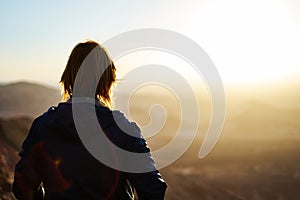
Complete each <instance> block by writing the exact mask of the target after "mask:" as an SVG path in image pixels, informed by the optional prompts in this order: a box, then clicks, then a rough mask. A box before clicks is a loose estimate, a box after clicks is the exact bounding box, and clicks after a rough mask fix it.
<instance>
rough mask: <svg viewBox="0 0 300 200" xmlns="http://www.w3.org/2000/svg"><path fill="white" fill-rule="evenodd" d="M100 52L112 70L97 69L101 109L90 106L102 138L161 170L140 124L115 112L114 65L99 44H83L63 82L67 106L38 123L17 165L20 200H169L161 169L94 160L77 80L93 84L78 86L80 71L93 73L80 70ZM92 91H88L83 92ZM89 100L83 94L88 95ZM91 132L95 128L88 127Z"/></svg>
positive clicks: (15, 188)
mask: <svg viewBox="0 0 300 200" xmlns="http://www.w3.org/2000/svg"><path fill="white" fill-rule="evenodd" d="M97 48H98V49H100V50H101V51H102V52H104V57H103V56H102V57H97V58H96V59H94V60H96V61H97V60H98V61H99V60H100V63H101V61H102V60H103V59H104V60H105V59H106V60H107V61H108V62H106V63H108V65H107V66H103V64H102V66H101V65H100V67H98V68H97V70H98V71H101V72H100V74H101V76H100V77H101V78H100V80H99V79H97V80H99V81H98V82H97V86H96V87H95V90H94V91H96V92H95V95H94V100H95V102H96V104H90V105H93V106H94V107H93V108H95V109H94V110H95V111H96V116H97V123H99V124H100V126H101V128H102V130H103V132H101V133H97V134H104V135H105V136H106V137H107V138H109V140H110V141H111V142H112V143H113V144H114V145H117V146H118V147H120V148H122V149H124V150H126V151H129V152H135V153H145V155H146V156H147V155H149V156H148V157H147V159H146V160H147V162H149V163H145V165H151V166H155V165H154V162H153V159H152V158H151V156H150V153H149V152H150V151H149V148H148V147H147V144H146V142H145V140H144V139H143V137H142V136H141V134H140V129H139V128H138V127H137V126H136V124H135V123H133V122H129V121H128V120H127V119H126V118H125V117H124V115H123V114H122V113H121V112H119V111H112V110H110V109H109V106H110V88H111V86H112V84H113V83H114V82H115V81H116V75H115V70H116V69H115V66H114V64H113V62H112V60H111V59H110V57H109V56H108V54H107V52H106V51H105V50H104V49H103V47H101V46H100V45H99V44H98V43H96V42H94V41H88V42H85V43H79V44H78V45H76V46H75V48H74V49H73V51H72V53H71V55H70V57H69V60H68V63H67V66H66V68H65V70H64V72H63V74H62V77H61V83H62V85H63V88H64V98H65V100H66V101H65V102H62V103H60V104H59V105H58V106H57V107H51V108H50V109H49V110H48V111H47V112H45V113H44V114H43V115H41V116H40V117H38V118H37V119H35V120H34V122H33V124H32V127H31V129H30V132H29V134H28V136H27V138H26V139H25V141H24V143H23V145H22V151H21V152H20V154H19V155H20V157H21V159H20V161H19V162H18V163H17V165H16V168H15V179H14V183H13V193H14V195H15V196H16V198H17V199H38V198H41V199H47V200H50V199H55V200H60V199H61V200H66V199H73V200H74V199H122V200H123V199H133V198H134V194H133V193H134V190H135V191H136V194H137V196H138V198H139V199H141V200H143V199H155V200H156V199H157V200H159V199H163V198H164V193H165V190H166V187H167V186H166V183H165V182H164V181H163V179H162V178H161V176H160V174H159V172H158V171H157V170H156V169H155V168H154V170H153V171H150V172H144V173H129V172H123V171H121V170H118V169H116V168H111V167H110V166H107V163H106V164H103V163H102V162H100V161H99V159H96V158H95V157H94V156H93V155H91V153H90V152H89V150H88V149H87V148H86V146H84V142H83V141H82V137H80V135H79V131H78V130H77V127H76V123H74V112H75V111H74V110H72V107H73V105H75V104H76V105H80V106H81V105H82V106H81V107H84V106H83V105H85V104H84V103H82V104H80V102H79V103H78V102H76V101H75V97H74V96H75V94H74V95H73V93H75V92H74V90H75V84H76V81H77V85H78V83H79V86H80V85H81V84H80V83H82V84H83V83H85V82H89V81H90V78H87V77H85V78H81V79H83V80H79V81H78V77H77V75H78V74H79V71H81V72H82V71H83V72H86V73H89V72H90V70H87V69H88V68H81V70H79V69H80V67H81V66H82V64H83V63H84V62H87V61H86V58H87V57H88V55H90V53H91V52H92V51H93V50H94V49H97ZM96 55H97V54H96ZM104 63H105V62H104ZM93 67H95V66H93ZM91 73H94V72H91ZM88 77H89V76H88ZM80 81H82V82H80ZM88 89H89V88H85V89H84V90H83V91H86V90H88ZM84 95H85V94H84V92H83V95H82V96H83V97H84ZM115 119H118V120H117V121H119V122H121V123H122V124H123V125H124V124H125V126H126V127H127V128H126V131H128V130H129V131H130V132H132V133H134V135H132V134H130V133H129V134H128V133H127V132H126V131H124V129H123V128H120V127H119V126H118V125H119V123H118V122H116V120H115ZM85 128H89V127H88V125H86V127H85ZM108 146H109V145H108ZM113 151H114V150H113V149H112V150H111V152H106V153H105V154H106V156H110V157H111V160H112V161H114V162H117V163H118V162H121V161H122V158H120V157H118V154H115V153H114V152H113ZM116 155H117V156H116ZM123 160H124V159H123ZM126 162H134V160H128V161H126Z"/></svg>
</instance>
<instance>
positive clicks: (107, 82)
mask: <svg viewBox="0 0 300 200" xmlns="http://www.w3.org/2000/svg"><path fill="white" fill-rule="evenodd" d="M96 47H99V48H101V50H103V52H104V54H105V57H106V58H107V59H109V64H108V66H107V68H106V69H105V70H104V69H103V70H104V72H103V74H102V75H101V78H100V80H99V82H98V85H97V89H96V93H95V98H96V99H97V100H99V101H101V102H103V103H104V104H106V105H107V106H109V105H110V100H111V98H110V88H111V86H112V84H113V83H114V82H115V81H116V74H115V70H116V69H115V66H114V63H113V61H112V60H111V58H110V57H109V55H108V53H107V52H106V51H105V49H104V48H103V47H101V46H100V45H99V44H98V43H97V42H95V41H87V42H84V43H79V44H77V45H76V46H75V47H74V49H73V50H72V52H71V55H70V57H69V60H68V62H67V66H66V68H65V70H64V72H63V74H62V76H61V80H60V82H61V84H62V85H63V89H64V99H65V100H66V99H68V98H71V97H72V93H73V90H74V83H75V80H76V76H77V73H78V71H79V68H80V66H81V65H82V63H83V61H84V59H85V58H86V57H87V56H88V55H89V53H90V52H91V51H92V50H93V49H94V48H96ZM98 67H99V66H98ZM100 67H104V66H100Z"/></svg>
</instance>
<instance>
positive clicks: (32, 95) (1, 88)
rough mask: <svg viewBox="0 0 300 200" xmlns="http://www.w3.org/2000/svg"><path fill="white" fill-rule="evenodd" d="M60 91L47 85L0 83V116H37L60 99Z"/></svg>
mask: <svg viewBox="0 0 300 200" xmlns="http://www.w3.org/2000/svg"><path fill="white" fill-rule="evenodd" d="M60 99H61V95H60V91H59V90H57V89H54V88H50V87H47V86H43V85H39V84H33V83H27V82H18V83H12V84H7V85H0V116H2V117H3V116H12V115H15V114H20V113H21V114H26V115H30V116H35V117H36V116H38V115H40V114H42V113H43V112H45V111H46V110H47V109H48V108H49V107H50V106H52V105H57V103H58V102H59V101H60Z"/></svg>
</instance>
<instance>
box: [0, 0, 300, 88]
mask: <svg viewBox="0 0 300 200" xmlns="http://www.w3.org/2000/svg"><path fill="white" fill-rule="evenodd" d="M299 11H300V3H298V1H296V0H251V1H243V0H228V1H223V0H203V1H202V0H200V1H197V0H194V1H192V0H186V1H181V0H165V1H149V0H139V1H121V0H120V1H75V0H72V1H71V0H70V1H18V2H17V1H6V2H3V1H2V2H1V3H0V25H1V31H0V41H1V46H0V53H1V54H0V55H1V59H0V72H1V73H0V82H2V83H3V82H12V81H19V80H26V81H32V82H42V83H44V84H48V85H57V83H58V81H59V78H60V75H61V73H62V70H63V69H64V67H65V65H66V62H67V59H68V56H69V54H70V51H71V50H72V48H73V47H74V46H75V45H76V44H77V43H78V42H81V41H85V40H86V39H95V40H97V41H99V42H100V43H101V42H104V41H105V40H107V39H109V38H111V37H112V36H114V35H117V34H120V33H122V32H124V31H130V30H133V29H137V28H146V27H147V28H163V29H170V30H173V31H176V32H178V33H181V34H184V35H186V36H187V37H189V38H190V39H192V40H194V41H195V42H197V43H198V44H199V45H200V46H201V47H202V48H203V49H204V50H205V51H206V52H207V53H208V55H209V56H210V57H211V59H212V60H213V62H214V63H215V65H216V67H217V69H218V71H219V73H220V76H221V78H222V80H223V81H224V82H225V83H226V82H230V83H240V82H258V81H269V80H273V79H280V78H284V77H288V76H290V75H293V74H300V59H299V58H300V56H299V55H298V54H300V14H299V13H300V12H299ZM130 58H131V60H133V61H132V62H134V59H135V58H134V56H133V55H132V56H131V57H130ZM153 58H155V56H154V57H153ZM127 60H128V59H127ZM148 62H149V61H148ZM159 62H160V61H159V60H153V63H156V64H159ZM120 63H122V62H120ZM169 63H172V62H169ZM126 64H128V65H130V62H126ZM122 67H130V66H122ZM174 67H176V66H174Z"/></svg>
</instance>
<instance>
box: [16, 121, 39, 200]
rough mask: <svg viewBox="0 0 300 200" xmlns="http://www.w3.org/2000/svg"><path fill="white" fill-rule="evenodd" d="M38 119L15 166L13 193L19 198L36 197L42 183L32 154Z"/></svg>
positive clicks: (25, 199)
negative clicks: (35, 194)
mask: <svg viewBox="0 0 300 200" xmlns="http://www.w3.org/2000/svg"><path fill="white" fill-rule="evenodd" d="M37 124H38V120H37V119H36V120H35V121H34V122H33V123H32V126H31V128H30V131H29V134H28V136H27V138H26V139H25V141H24V142H23V145H22V151H21V152H20V153H19V156H20V157H21V159H20V161H19V162H18V163H17V165H16V167H15V177H14V183H13V193H14V195H15V197H16V198H17V199H22V200H27V199H28V200H29V199H34V193H35V191H37V190H38V187H39V185H40V183H41V178H40V176H39V174H38V173H37V172H36V171H35V170H34V169H35V166H34V164H35V162H34V161H33V158H32V156H31V154H32V153H33V152H32V151H33V149H34V145H35V144H36V138H35V137H36V129H37Z"/></svg>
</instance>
